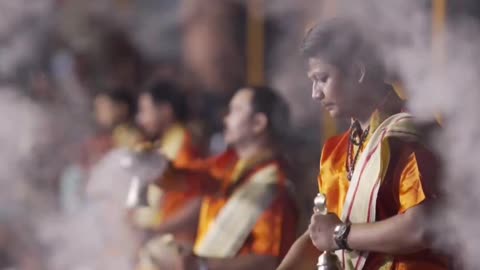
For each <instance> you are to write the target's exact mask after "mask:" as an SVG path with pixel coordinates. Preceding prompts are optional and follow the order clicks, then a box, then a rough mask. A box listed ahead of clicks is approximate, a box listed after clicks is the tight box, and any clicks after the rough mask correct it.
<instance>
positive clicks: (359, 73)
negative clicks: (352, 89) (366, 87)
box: [352, 61, 367, 83]
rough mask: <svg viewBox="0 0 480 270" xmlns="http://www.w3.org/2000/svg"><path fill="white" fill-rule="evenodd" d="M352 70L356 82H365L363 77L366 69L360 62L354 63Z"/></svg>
mask: <svg viewBox="0 0 480 270" xmlns="http://www.w3.org/2000/svg"><path fill="white" fill-rule="evenodd" d="M352 68H353V71H354V74H355V77H356V78H357V82H358V83H363V81H364V80H365V75H366V73H367V68H366V67H365V64H364V63H363V62H362V61H355V62H354V63H353V67H352Z"/></svg>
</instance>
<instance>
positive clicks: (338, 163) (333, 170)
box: [279, 20, 447, 270]
mask: <svg viewBox="0 0 480 270" xmlns="http://www.w3.org/2000/svg"><path fill="white" fill-rule="evenodd" d="M303 53H304V55H305V57H306V58H307V60H308V64H309V70H308V76H309V77H310V79H311V80H312V82H313V87H312V98H313V99H315V100H318V101H320V102H321V103H322V105H323V107H324V108H325V109H326V110H327V111H328V112H329V114H330V115H331V116H332V117H342V118H349V119H351V123H352V124H351V127H350V129H349V130H348V131H347V132H345V133H343V134H340V135H338V136H335V137H332V138H330V139H328V140H327V141H326V143H325V145H324V147H323V152H322V158H321V160H320V173H319V175H318V186H319V190H320V192H321V193H323V194H325V195H326V199H327V210H328V212H329V213H330V214H327V215H322V214H321V213H314V214H313V216H312V218H311V223H310V227H309V229H308V230H307V232H306V233H305V234H304V235H303V236H301V237H300V238H299V239H298V240H297V241H296V242H295V244H294V245H293V247H292V249H291V250H290V251H289V254H288V255H287V257H286V259H285V260H284V261H283V262H282V265H281V266H280V267H279V269H313V268H314V267H315V262H316V258H312V257H310V258H309V257H307V256H306V254H307V250H309V249H312V248H313V246H315V247H316V249H317V252H316V253H317V254H316V256H318V255H320V252H319V251H325V250H327V251H335V250H336V251H337V254H338V255H339V258H340V261H341V264H342V268H343V269H368V270H377V269H402V270H427V269H447V266H446V262H445V260H444V258H442V257H441V256H439V255H438V254H435V253H434V252H432V250H431V249H430V243H429V241H428V239H429V238H428V233H427V232H428V227H427V226H426V224H428V223H426V222H423V221H424V220H423V219H424V217H425V212H426V211H428V208H427V206H428V204H429V202H432V200H433V199H434V198H435V197H436V191H435V190H436V189H435V180H436V172H437V168H438V166H437V165H438V163H436V159H435V157H434V155H433V154H432V152H430V151H429V150H428V149H427V148H426V147H425V145H424V144H422V142H421V136H420V135H421V134H420V133H419V131H418V129H417V127H416V126H415V125H414V123H413V120H412V116H411V115H409V114H406V113H402V109H403V103H402V102H401V100H400V99H399V98H398V96H397V95H396V94H395V92H394V91H393V89H392V87H391V86H389V85H386V84H385V83H384V80H385V69H384V66H383V62H382V60H381V58H380V57H379V55H378V49H376V48H375V47H374V44H371V42H369V41H367V40H366V39H365V37H364V36H363V35H362V34H361V32H360V30H359V29H357V26H356V25H355V24H354V23H352V22H350V21H343V20H333V21H330V22H326V23H323V24H319V25H317V26H315V27H314V28H313V29H311V30H310V32H308V34H307V36H306V37H305V39H304V47H303ZM312 244H313V246H312ZM302 261H307V262H308V261H309V262H310V266H309V267H308V268H301V267H300V265H301V264H302Z"/></svg>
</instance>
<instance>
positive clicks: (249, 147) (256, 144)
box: [235, 140, 272, 159]
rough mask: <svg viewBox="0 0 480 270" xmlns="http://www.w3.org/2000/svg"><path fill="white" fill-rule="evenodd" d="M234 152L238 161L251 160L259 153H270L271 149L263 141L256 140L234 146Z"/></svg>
mask: <svg viewBox="0 0 480 270" xmlns="http://www.w3.org/2000/svg"><path fill="white" fill-rule="evenodd" d="M235 151H236V152H237V154H238V157H239V158H240V159H252V158H253V157H255V156H256V155H258V154H260V153H264V152H266V151H272V148H271V147H270V144H269V143H267V142H266V141H265V140H257V141H251V142H248V143H244V144H242V145H238V146H235Z"/></svg>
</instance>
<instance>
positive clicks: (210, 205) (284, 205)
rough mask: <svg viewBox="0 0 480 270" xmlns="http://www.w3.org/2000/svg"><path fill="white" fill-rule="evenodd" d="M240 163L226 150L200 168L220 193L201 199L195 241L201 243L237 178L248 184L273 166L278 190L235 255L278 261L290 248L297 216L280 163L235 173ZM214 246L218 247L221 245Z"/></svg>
mask: <svg viewBox="0 0 480 270" xmlns="http://www.w3.org/2000/svg"><path fill="white" fill-rule="evenodd" d="M241 162H242V161H241V160H238V158H237V157H236V155H235V153H233V152H232V151H228V152H226V153H224V154H222V155H220V156H218V157H216V158H214V159H211V160H209V161H208V162H206V163H205V164H204V165H203V166H200V167H203V169H204V170H206V172H208V174H209V175H210V178H213V179H216V180H217V183H219V184H220V186H221V188H220V192H217V194H216V195H207V196H205V197H204V200H203V202H202V209H201V213H200V220H199V226H198V233H197V239H196V242H197V243H198V242H200V241H202V240H203V238H204V237H205V235H206V233H207V231H208V230H209V228H210V226H211V225H212V223H213V222H214V221H215V219H216V217H217V216H218V214H219V212H220V210H221V209H222V208H223V207H224V206H225V205H226V203H227V201H228V198H229V197H228V192H227V190H229V189H231V188H232V185H234V183H235V182H236V181H237V180H238V179H239V178H238V176H239V175H242V174H244V176H245V178H244V179H247V180H246V181H248V179H249V178H250V177H251V176H253V175H254V174H255V173H256V172H257V171H259V170H261V169H262V168H264V167H265V166H267V165H271V164H275V165H276V166H278V169H279V171H280V172H281V173H280V177H279V179H278V180H277V181H278V185H279V187H280V188H279V189H278V191H277V195H276V197H275V198H274V200H273V202H272V204H271V205H270V206H269V207H268V208H267V209H266V210H265V211H264V213H263V214H262V215H261V216H260V218H259V219H258V221H257V223H256V224H255V225H254V227H253V229H252V232H251V233H250V235H249V237H248V238H247V240H246V242H245V243H244V244H243V247H242V248H241V250H240V252H239V255H245V254H258V255H269V256H275V257H278V258H279V259H280V258H282V257H283V256H284V255H285V254H286V252H287V251H288V249H289V247H290V245H291V244H292V243H293V242H294V241H295V237H296V225H297V213H296V209H295V205H294V204H293V201H292V200H291V199H290V197H289V195H288V194H287V189H286V186H285V183H286V179H285V175H284V170H283V168H282V166H281V165H280V164H281V163H280V162H279V161H278V160H275V159H272V160H270V161H268V162H267V163H262V164H261V165H259V164H258V166H256V165H253V166H249V168H248V169H247V168H245V169H244V170H242V169H240V170H238V168H239V165H240V163H241ZM197 169H198V168H197ZM233 192H234V190H233ZM218 244H219V245H221V244H222V243H218Z"/></svg>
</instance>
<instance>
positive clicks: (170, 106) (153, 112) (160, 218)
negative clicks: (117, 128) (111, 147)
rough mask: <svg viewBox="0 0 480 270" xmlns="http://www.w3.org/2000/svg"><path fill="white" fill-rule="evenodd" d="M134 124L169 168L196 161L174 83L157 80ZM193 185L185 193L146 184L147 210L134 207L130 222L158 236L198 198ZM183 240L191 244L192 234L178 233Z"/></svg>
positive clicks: (143, 98) (144, 96)
mask: <svg viewBox="0 0 480 270" xmlns="http://www.w3.org/2000/svg"><path fill="white" fill-rule="evenodd" d="M138 104H139V112H138V116H137V121H138V123H139V126H140V127H141V128H142V130H143V131H144V133H145V134H146V137H147V139H148V140H147V141H149V142H150V143H151V144H153V148H155V149H157V150H158V151H159V152H160V153H161V154H162V155H163V156H164V157H166V158H167V159H168V160H169V161H170V162H171V163H172V164H173V165H175V166H176V167H179V168H182V167H185V166H187V165H188V164H189V163H190V162H191V161H193V160H195V159H197V158H198V151H197V148H196V146H195V145H194V143H193V142H192V136H191V135H190V132H189V131H188V129H187V128H186V126H185V121H186V118H187V107H186V106H187V105H186V100H185V97H184V95H183V94H182V93H181V92H180V89H179V88H178V87H177V85H176V84H174V83H173V82H169V81H160V82H157V83H156V84H154V85H153V86H152V87H151V88H149V89H148V90H147V91H144V92H143V93H141V95H140V97H139V102H138ZM198 196H199V192H198V190H197V189H196V188H195V187H194V186H190V187H189V188H188V189H186V190H182V191H181V192H178V191H168V192H166V191H165V190H162V189H159V188H158V187H157V186H155V185H149V186H148V189H147V192H146V197H147V198H146V199H147V202H148V206H147V207H138V208H137V209H135V211H134V212H133V221H134V223H135V224H136V225H137V226H138V227H139V228H142V229H145V230H148V231H150V232H152V233H153V234H161V233H162V230H161V224H162V223H164V222H166V221H167V220H168V219H170V218H172V217H174V216H175V215H177V214H179V213H180V212H181V211H182V209H183V208H184V207H185V206H187V205H189V203H191V202H192V201H194V200H195V199H196V198H198ZM179 234H182V235H183V236H182V237H183V238H185V240H188V239H190V241H193V238H194V235H195V232H179Z"/></svg>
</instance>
